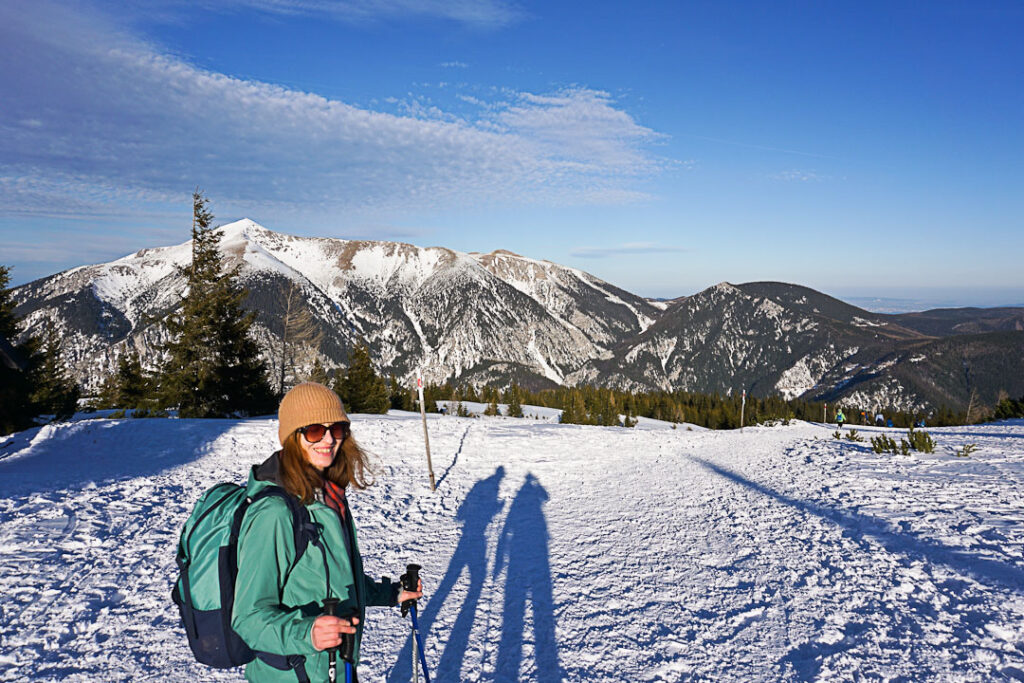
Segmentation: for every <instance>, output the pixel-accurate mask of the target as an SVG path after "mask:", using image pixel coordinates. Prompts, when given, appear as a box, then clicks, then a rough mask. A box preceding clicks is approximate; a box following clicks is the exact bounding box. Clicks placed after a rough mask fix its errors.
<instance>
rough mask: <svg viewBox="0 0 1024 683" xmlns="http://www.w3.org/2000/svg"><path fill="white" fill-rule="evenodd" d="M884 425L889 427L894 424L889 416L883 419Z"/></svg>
mask: <svg viewBox="0 0 1024 683" xmlns="http://www.w3.org/2000/svg"><path fill="white" fill-rule="evenodd" d="M885 426H886V427H890V428H891V427H893V426H894V425H893V421H892V418H891V417H890V418H889V419H888V420H886V421H885Z"/></svg>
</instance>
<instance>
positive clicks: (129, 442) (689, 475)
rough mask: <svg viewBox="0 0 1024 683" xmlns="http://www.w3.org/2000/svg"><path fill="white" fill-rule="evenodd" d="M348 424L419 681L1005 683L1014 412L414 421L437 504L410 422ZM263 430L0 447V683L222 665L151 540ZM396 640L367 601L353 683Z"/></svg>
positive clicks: (1015, 488)
mask: <svg viewBox="0 0 1024 683" xmlns="http://www.w3.org/2000/svg"><path fill="white" fill-rule="evenodd" d="M353 425H354V428H353V432H354V434H356V435H357V437H358V438H359V439H360V440H361V441H362V443H363V444H364V445H365V446H367V447H368V448H369V449H370V450H371V451H372V452H373V453H374V454H375V456H376V459H377V463H378V465H377V470H378V474H377V483H376V485H374V486H373V487H371V488H370V489H369V490H367V491H366V492H357V493H355V494H353V495H352V498H351V499H352V504H353V507H354V509H355V515H356V519H357V521H358V522H359V524H360V532H361V543H362V547H363V550H364V554H365V559H366V564H367V568H368V571H370V572H372V573H375V574H387V575H390V576H393V577H395V576H398V575H399V574H401V573H402V571H403V569H404V567H405V564H406V563H407V562H411V561H415V562H418V563H420V564H422V565H423V566H424V570H423V577H424V583H425V585H426V589H427V594H428V599H427V600H426V601H424V604H423V605H422V606H421V626H422V627H423V628H424V629H425V630H426V631H427V634H426V636H427V658H428V661H429V663H430V665H431V667H432V673H433V674H434V680H437V681H439V682H444V681H518V680H523V681H525V680H530V681H561V680H564V681H679V680H714V681H796V680H830V681H831V680H839V681H843V680H849V681H854V680H856V681H860V680H888V681H895V680H903V681H910V680H915V681H916V680H921V681H924V680H929V681H930V680H940V681H951V680H952V681H961V680H963V681H989V680H1024V524H1022V522H1024V496H1022V495H1021V492H1022V490H1024V421H1015V422H1009V423H999V424H993V425H983V426H974V427H963V428H947V429H933V430H929V431H930V432H931V433H932V435H933V436H934V437H935V438H936V440H937V442H938V449H937V452H936V453H935V454H934V455H914V456H909V457H905V456H891V455H887V456H878V455H875V454H873V453H871V452H870V450H869V448H868V447H867V445H866V444H857V443H851V442H848V441H842V442H840V441H836V440H834V439H832V438H831V433H832V431H834V426H819V425H813V424H806V423H798V424H794V425H791V426H788V427H782V426H777V427H771V428H768V427H764V428H747V429H745V430H744V431H743V432H742V433H741V432H738V431H736V432H715V431H704V430H697V429H693V430H688V429H686V428H685V426H682V427H680V428H677V429H671V428H670V427H666V425H664V424H661V425H658V424H656V423H653V422H649V423H644V424H641V425H640V427H639V428H637V429H622V428H601V427H580V426H574V425H558V424H554V423H552V422H551V421H549V420H545V419H522V420H514V419H508V418H477V419H472V418H455V417H441V416H431V417H430V437H431V450H432V453H433V460H434V469H435V473H436V475H437V480H438V488H437V491H436V492H435V493H431V492H430V490H429V487H428V484H427V477H426V465H425V457H424V453H423V442H422V428H421V425H420V422H419V417H418V415H413V414H408V413H398V414H392V415H388V416H355V419H354V422H353ZM859 429H860V432H861V433H862V434H865V435H866V436H870V435H872V434H873V433H875V431H876V430H875V429H873V428H859ZM893 433H894V435H895V436H897V437H898V436H899V433H898V432H896V431H895V430H894V432H893ZM965 443H974V444H977V445H978V447H979V450H978V451H977V452H975V453H974V454H972V455H971V456H970V457H969V458H957V457H954V456H953V455H952V451H953V449H954V448H956V447H960V446H962V445H963V444H965ZM275 444H276V428H275V425H274V422H273V421H272V420H269V419H268V420H243V421H233V420H232V421H229V420H224V421H218V420H205V421H199V420H168V419H137V420H131V419H128V420H89V421H80V422H75V423H69V424H62V425H57V426H48V427H43V428H41V429H36V430H31V431H29V432H23V433H21V434H18V435H15V436H14V437H8V438H0V634H2V642H0V680H4V681H22V680H48V681H181V682H185V681H189V682H191V681H197V680H204V681H213V680H218V681H227V680H241V670H235V671H215V670H212V669H207V668H205V667H202V666H201V665H198V664H196V663H194V662H193V661H192V659H191V655H190V653H189V650H188V647H187V645H186V642H185V636H184V632H183V631H182V629H181V628H180V626H179V624H178V617H177V614H176V611H175V608H174V607H173V605H172V603H171V602H170V598H169V593H170V587H171V582H172V578H173V575H174V559H173V558H174V548H175V543H176V541H177V533H178V530H179V528H180V527H181V525H182V523H183V522H184V520H185V517H186V516H187V515H188V512H189V510H190V509H191V507H192V505H193V503H194V502H195V500H196V498H197V497H198V495H199V494H200V492H201V491H203V490H204V489H205V488H207V487H209V486H210V485H212V484H214V483H216V482H218V481H221V480H234V481H242V480H243V479H244V477H245V474H246V470H247V468H248V466H249V465H250V464H252V463H254V462H257V461H260V460H262V459H263V457H265V455H266V454H267V453H268V452H269V451H270V450H271V449H272V448H273V447H274V445H275ZM407 629H408V626H407V622H403V620H402V619H401V618H400V616H399V614H398V612H397V610H383V609H382V610H376V611H374V612H371V613H370V615H369V620H368V628H367V632H366V640H365V650H364V657H365V659H364V664H363V667H362V668H361V670H360V677H361V679H362V680H363V681H366V682H375V681H385V680H386V681H408V680H409V679H410V671H409V668H410V667H409V645H408V636H407V633H408V630H407ZM396 662H397V664H396Z"/></svg>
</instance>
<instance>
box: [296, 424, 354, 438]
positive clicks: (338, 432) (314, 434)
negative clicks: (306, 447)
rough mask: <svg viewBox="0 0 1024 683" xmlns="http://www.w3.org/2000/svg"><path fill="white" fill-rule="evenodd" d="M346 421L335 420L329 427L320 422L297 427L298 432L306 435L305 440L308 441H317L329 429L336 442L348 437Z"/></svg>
mask: <svg viewBox="0 0 1024 683" xmlns="http://www.w3.org/2000/svg"><path fill="white" fill-rule="evenodd" d="M348 427H349V423H348V422H335V423H334V424H332V425H331V426H330V427H328V426H327V425H322V424H311V425H306V426H305V427H299V429H298V432H299V434H302V435H303V436H304V437H306V441H308V442H310V443H317V442H318V441H320V440H321V439H323V438H324V437H325V436H326V435H327V431H328V430H330V432H331V436H332V437H333V438H334V440H335V441H337V442H339V443H340V442H342V441H344V440H345V439H347V438H348V433H349V428H348Z"/></svg>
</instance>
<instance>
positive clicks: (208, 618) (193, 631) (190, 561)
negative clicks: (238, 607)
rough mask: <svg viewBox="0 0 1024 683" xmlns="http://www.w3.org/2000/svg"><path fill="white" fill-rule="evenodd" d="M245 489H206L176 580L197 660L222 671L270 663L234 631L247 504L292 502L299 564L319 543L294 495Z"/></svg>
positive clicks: (186, 532)
mask: <svg viewBox="0 0 1024 683" xmlns="http://www.w3.org/2000/svg"><path fill="white" fill-rule="evenodd" d="M245 491H246V489H245V486H239V485H238V484H231V483H221V484H217V485H216V486H214V487H212V488H210V489H207V490H206V491H205V492H204V493H203V495H202V496H200V497H199V501H198V502H197V503H196V505H195V507H194V508H193V509H192V514H191V515H189V518H188V520H187V521H186V522H185V527H184V528H183V529H182V531H181V539H180V540H179V542H178V555H177V562H178V579H177V581H175V583H174V589H173V590H172V591H171V599H172V600H174V603H175V604H176V605H177V606H178V611H179V612H180V613H181V621H182V623H183V624H184V626H185V633H186V634H187V635H188V644H189V647H191V648H192V653H193V654H194V655H195V658H196V660H197V661H199V662H200V663H202V664H207V665H209V666H212V667H216V668H218V669H228V668H231V667H234V666H240V665H242V664H247V663H249V662H251V661H252V660H253V659H255V658H256V657H257V656H259V657H260V658H261V659H264V660H265V661H266V659H267V657H266V656H265V653H260V652H254V651H253V650H251V649H250V648H249V646H248V645H246V644H245V642H244V641H243V640H242V639H241V638H240V637H239V636H238V634H237V633H235V631H234V629H232V628H231V611H232V608H233V606H234V602H235V578H236V576H237V574H238V534H239V531H240V530H241V528H242V518H243V517H244V516H245V511H246V510H248V509H249V506H250V505H252V504H253V503H255V502H256V501H257V500H260V499H262V498H267V497H269V496H276V497H278V498H281V499H282V500H284V501H285V502H286V503H287V504H288V509H289V510H290V511H291V515H292V526H293V530H294V533H295V562H298V561H299V558H301V557H302V555H303V553H305V551H306V547H307V546H308V545H309V544H310V543H313V544H314V545H317V546H319V545H320V541H319V535H318V528H317V526H316V525H315V524H314V523H313V522H312V520H311V519H310V516H309V511H308V510H307V509H306V506H305V505H303V504H302V503H300V502H299V501H298V499H296V498H295V496H292V495H290V494H289V493H288V492H287V491H285V490H284V489H283V488H281V487H279V486H268V487H266V488H264V489H262V490H261V491H260V492H259V493H257V494H256V495H255V496H253V497H251V498H249V497H248V496H246V492H245ZM292 566H294V563H293V565H292ZM275 659H281V660H284V659H285V658H284V657H275ZM288 659H289V661H288V662H284V661H281V662H275V663H271V665H272V666H278V668H295V667H296V666H297V664H298V663H297V662H291V661H290V659H291V658H288ZM268 663H270V662H268ZM300 678H301V677H300Z"/></svg>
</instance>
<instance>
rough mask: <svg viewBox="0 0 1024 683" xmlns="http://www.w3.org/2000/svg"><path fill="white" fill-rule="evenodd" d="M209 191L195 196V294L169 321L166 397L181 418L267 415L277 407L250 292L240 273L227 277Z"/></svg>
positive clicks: (191, 285)
mask: <svg viewBox="0 0 1024 683" xmlns="http://www.w3.org/2000/svg"><path fill="white" fill-rule="evenodd" d="M212 222H213V214H211V213H210V211H209V210H208V208H207V200H206V198H205V197H204V196H203V194H202V192H200V191H199V190H196V191H195V192H194V193H193V194H192V263H191V266H190V267H188V268H185V269H183V271H182V272H183V274H184V275H185V276H186V277H187V279H188V291H187V293H186V294H185V297H184V299H183V300H182V304H181V308H180V309H179V311H178V312H177V313H176V314H174V315H172V316H169V317H168V318H167V320H166V326H167V331H168V333H169V335H170V341H169V342H168V343H167V344H166V345H165V346H164V347H163V351H164V353H165V354H166V356H167V362H166V364H165V365H164V368H163V372H162V373H161V376H160V393H161V395H162V398H163V400H164V402H165V403H166V404H167V405H169V406H177V408H178V414H179V415H180V416H181V417H225V416H228V415H232V414H236V413H241V414H260V413H264V412H269V411H271V410H272V409H273V406H274V397H273V393H272V392H271V390H270V387H269V385H268V383H267V377H266V369H265V368H264V367H263V364H262V363H261V361H260V359H259V349H258V347H257V346H256V342H255V341H253V339H252V337H251V336H250V328H251V327H252V323H253V320H254V318H255V316H254V315H253V314H252V313H246V312H245V311H244V310H243V309H242V301H243V300H244V299H245V297H246V296H247V292H246V290H245V289H243V288H242V287H241V286H240V285H239V284H238V269H237V268H235V269H232V270H228V271H225V264H224V259H223V257H222V256H221V253H220V251H219V250H218V248H217V246H218V243H219V242H220V233H219V232H217V231H216V230H214V229H213V228H211V227H210V224H211V223H212Z"/></svg>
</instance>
